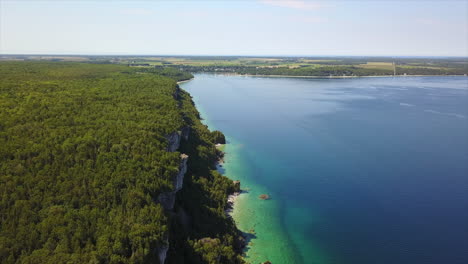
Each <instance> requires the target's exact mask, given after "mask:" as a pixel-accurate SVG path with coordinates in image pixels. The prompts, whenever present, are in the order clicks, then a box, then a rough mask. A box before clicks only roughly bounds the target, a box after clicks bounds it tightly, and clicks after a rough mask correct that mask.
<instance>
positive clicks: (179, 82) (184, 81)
mask: <svg viewBox="0 0 468 264" xmlns="http://www.w3.org/2000/svg"><path fill="white" fill-rule="evenodd" d="M193 79H195V77H192V78H190V79H188V80H183V81H178V82H177V84H181V83H186V82H190V81H191V80H193Z"/></svg>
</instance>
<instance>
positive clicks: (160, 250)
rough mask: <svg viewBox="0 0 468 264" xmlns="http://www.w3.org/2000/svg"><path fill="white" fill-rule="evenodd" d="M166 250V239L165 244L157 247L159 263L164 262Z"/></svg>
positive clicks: (167, 245)
mask: <svg viewBox="0 0 468 264" xmlns="http://www.w3.org/2000/svg"><path fill="white" fill-rule="evenodd" d="M168 250H169V241H168V240H167V239H166V245H164V246H160V247H158V258H159V263H160V264H164V262H166V257H167V251H168Z"/></svg>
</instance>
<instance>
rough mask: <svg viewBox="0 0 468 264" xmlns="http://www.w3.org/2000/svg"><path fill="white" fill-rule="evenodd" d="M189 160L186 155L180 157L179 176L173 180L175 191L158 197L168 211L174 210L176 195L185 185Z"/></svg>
mask: <svg viewBox="0 0 468 264" xmlns="http://www.w3.org/2000/svg"><path fill="white" fill-rule="evenodd" d="M187 160H188V155H185V154H181V155H180V164H179V171H178V172H177V175H175V177H174V180H173V186H174V190H173V191H172V192H165V193H161V194H160V195H159V196H158V201H159V202H160V203H161V205H162V206H163V208H164V209H166V210H173V209H174V204H175V196H176V193H177V192H178V191H179V190H181V189H182V187H183V185H184V176H185V173H186V172H187Z"/></svg>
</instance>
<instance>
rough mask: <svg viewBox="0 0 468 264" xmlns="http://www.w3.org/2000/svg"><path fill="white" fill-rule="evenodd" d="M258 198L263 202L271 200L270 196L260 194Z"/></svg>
mask: <svg viewBox="0 0 468 264" xmlns="http://www.w3.org/2000/svg"><path fill="white" fill-rule="evenodd" d="M258 198H260V199H262V200H268V199H270V196H269V195H268V194H260V196H258Z"/></svg>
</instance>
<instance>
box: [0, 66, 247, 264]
mask: <svg viewBox="0 0 468 264" xmlns="http://www.w3.org/2000/svg"><path fill="white" fill-rule="evenodd" d="M192 77H193V76H192V75H191V74H190V73H187V72H181V71H179V70H177V69H174V68H170V69H168V68H167V69H141V68H131V67H128V66H124V65H115V64H100V63H96V64H91V63H77V62H44V61H21V62H14V61H3V62H0V79H1V82H0V146H1V147H0V195H1V200H0V262H1V263H160V259H161V255H160V251H161V249H164V248H168V251H167V258H163V262H165V263H243V260H242V258H241V255H240V254H241V251H242V237H241V234H240V232H239V231H238V230H237V228H236V227H235V224H234V222H233V220H232V219H231V218H229V217H228V216H226V214H225V212H224V210H225V209H226V206H227V201H226V200H227V195H228V194H230V193H232V192H233V191H234V185H233V182H232V180H230V179H228V178H227V177H225V176H223V175H221V174H219V173H218V172H217V171H216V170H215V162H216V161H217V160H218V158H219V156H220V155H221V154H222V153H220V152H219V151H218V150H217V149H216V147H215V144H216V143H220V142H219V141H220V140H224V135H222V133H221V132H219V131H215V132H211V131H209V130H208V128H207V127H206V126H205V125H203V124H202V123H201V121H200V116H199V113H198V111H197V110H196V108H195V105H194V103H193V101H192V99H191V97H190V95H189V94H188V93H186V92H185V91H183V90H181V89H180V88H179V87H178V85H177V83H176V81H181V80H186V79H190V78H192ZM184 127H188V128H189V130H190V134H189V136H188V137H187V139H184V140H181V143H180V147H179V148H178V150H177V151H174V152H170V151H168V144H169V143H170V142H168V137H167V135H169V134H171V133H173V132H175V131H180V130H181V129H183V128H184ZM181 153H184V154H186V155H188V162H187V167H188V169H187V172H186V173H185V177H184V182H183V187H182V189H181V190H180V191H179V192H178V193H177V195H176V200H175V205H174V207H173V209H169V210H167V209H164V208H163V206H162V205H161V203H160V202H159V201H158V197H159V196H160V195H161V194H163V193H167V192H171V191H173V189H174V184H173V179H174V175H176V174H177V173H178V172H179V169H180V168H179V165H180V156H181ZM164 259H165V261H164Z"/></svg>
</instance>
